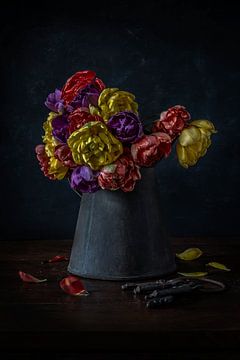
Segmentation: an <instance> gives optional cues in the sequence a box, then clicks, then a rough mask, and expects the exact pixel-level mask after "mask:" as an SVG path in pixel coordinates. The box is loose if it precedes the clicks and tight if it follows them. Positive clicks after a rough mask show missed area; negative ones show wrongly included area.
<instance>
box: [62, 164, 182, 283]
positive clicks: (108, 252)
mask: <svg viewBox="0 0 240 360" xmlns="http://www.w3.org/2000/svg"><path fill="white" fill-rule="evenodd" d="M141 173H142V179H141V180H140V181H138V183H137V184H136V186H135V189H134V190H133V191H132V192H129V193H124V192H123V191H122V190H117V191H108V190H99V191H97V192H96V193H94V194H84V195H83V196H82V200H81V206H80V211H79V216H78V221H77V226H76V231H75V236H74V242H73V247H72V252H71V257H70V262H69V266H68V271H69V272H70V273H72V274H75V275H78V276H81V277H86V278H92V279H102V280H124V279H126V280H127V279H144V278H150V277H156V276H158V277H160V276H162V275H166V274H169V273H172V272H174V271H175V268H176V265H175V257H174V255H173V252H172V249H171V245H170V241H169V238H168V236H167V234H166V231H165V228H164V225H163V224H162V214H161V211H160V207H159V196H158V186H157V183H156V179H155V173H154V169H153V168H148V169H142V171H141Z"/></svg>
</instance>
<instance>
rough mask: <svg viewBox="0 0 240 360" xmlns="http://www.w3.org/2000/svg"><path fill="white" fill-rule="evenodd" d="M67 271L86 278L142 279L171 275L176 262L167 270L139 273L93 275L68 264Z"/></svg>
mask: <svg viewBox="0 0 240 360" xmlns="http://www.w3.org/2000/svg"><path fill="white" fill-rule="evenodd" d="M68 272H69V273H70V274H73V275H77V276H80V277H83V278H86V279H95V280H110V281H123V280H144V279H150V278H157V277H158V278H159V277H163V276H167V275H171V274H173V273H175V272H176V264H173V266H172V267H171V268H169V269H168V270H167V271H164V272H163V271H159V272H157V271H155V272H153V273H147V274H139V275H93V274H86V273H81V272H79V271H77V270H75V269H73V268H71V267H70V266H68Z"/></svg>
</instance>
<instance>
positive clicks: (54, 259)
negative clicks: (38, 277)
mask: <svg viewBox="0 0 240 360" xmlns="http://www.w3.org/2000/svg"><path fill="white" fill-rule="evenodd" d="M68 260H69V259H68V257H67V256H61V255H56V256H54V257H53V258H51V259H49V260H45V261H43V264H46V263H55V262H61V261H68Z"/></svg>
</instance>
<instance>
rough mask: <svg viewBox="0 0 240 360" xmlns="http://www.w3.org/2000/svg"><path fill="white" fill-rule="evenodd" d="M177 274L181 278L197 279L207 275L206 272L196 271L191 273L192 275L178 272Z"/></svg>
mask: <svg viewBox="0 0 240 360" xmlns="http://www.w3.org/2000/svg"><path fill="white" fill-rule="evenodd" d="M178 274H179V275H182V276H185V277H191V278H199V277H203V276H206V275H207V274H208V273H207V272H201V271H197V272H192V273H185V272H178Z"/></svg>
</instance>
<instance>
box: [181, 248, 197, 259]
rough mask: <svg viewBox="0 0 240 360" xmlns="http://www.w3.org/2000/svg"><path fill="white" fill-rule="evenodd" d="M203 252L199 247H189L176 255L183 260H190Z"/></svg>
mask: <svg viewBox="0 0 240 360" xmlns="http://www.w3.org/2000/svg"><path fill="white" fill-rule="evenodd" d="M202 254H203V252H202V250H200V249H199V248H189V249H187V250H185V251H183V252H181V253H179V254H176V257H177V258H178V259H181V260H185V261H189V260H195V259H197V258H199V257H200V256H201V255H202Z"/></svg>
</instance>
